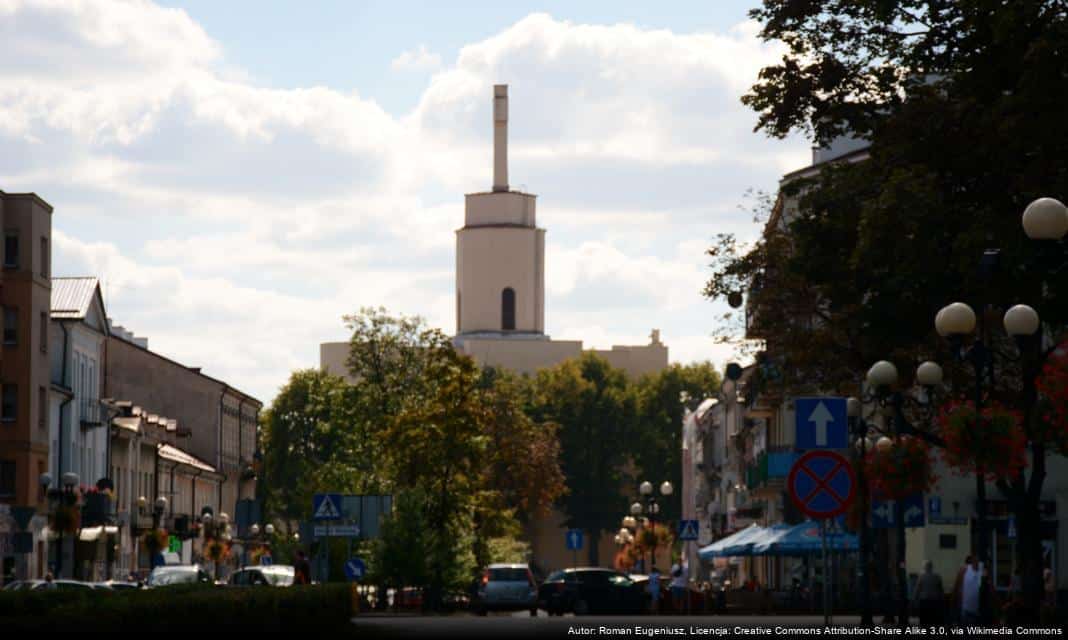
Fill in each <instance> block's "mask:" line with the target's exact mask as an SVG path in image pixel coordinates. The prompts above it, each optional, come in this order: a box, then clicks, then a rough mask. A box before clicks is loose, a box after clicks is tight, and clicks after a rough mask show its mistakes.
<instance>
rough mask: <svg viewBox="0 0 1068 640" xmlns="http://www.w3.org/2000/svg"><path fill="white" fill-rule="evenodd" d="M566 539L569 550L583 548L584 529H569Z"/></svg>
mask: <svg viewBox="0 0 1068 640" xmlns="http://www.w3.org/2000/svg"><path fill="white" fill-rule="evenodd" d="M564 539H565V540H566V541H567V550H568V551H578V550H579V549H581V548H582V529H568V530H567V534H566V535H565V536H564Z"/></svg>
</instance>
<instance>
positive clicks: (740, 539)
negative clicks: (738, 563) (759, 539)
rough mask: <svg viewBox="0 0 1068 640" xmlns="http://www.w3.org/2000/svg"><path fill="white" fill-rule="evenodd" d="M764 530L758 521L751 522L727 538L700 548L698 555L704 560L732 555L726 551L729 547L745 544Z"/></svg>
mask: <svg viewBox="0 0 1068 640" xmlns="http://www.w3.org/2000/svg"><path fill="white" fill-rule="evenodd" d="M763 530H764V528H763V527H761V526H759V525H757V524H756V523H754V524H751V525H749V526H748V527H746V528H745V529H742V530H741V531H738V532H736V533H733V534H731V535H729V536H727V537H726V538H720V539H719V540H716V541H715V542H713V543H712V544H710V545H708V546H707V547H704V548H703V549H699V550H698V551H697V555H698V556H700V558H701V559H702V560H711V559H712V558H723V557H726V556H728V555H730V554H728V553H726V550H727V547H729V546H734V545H741V544H745V543H746V542H747V541H749V540H753V539H755V538H756V536H757V535H758V534H759V533H760V532H761V531H763Z"/></svg>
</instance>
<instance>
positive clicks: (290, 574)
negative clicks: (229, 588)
mask: <svg viewBox="0 0 1068 640" xmlns="http://www.w3.org/2000/svg"><path fill="white" fill-rule="evenodd" d="M295 577H296V573H295V571H294V569H293V567H291V566H289V565H282V564H272V565H267V566H259V567H245V568H243V569H239V570H237V571H235V572H233V573H231V574H230V584H231V585H233V586H243V587H245V586H256V585H261V586H270V587H290V586H293V581H294V579H295Z"/></svg>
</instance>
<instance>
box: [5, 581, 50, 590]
mask: <svg viewBox="0 0 1068 640" xmlns="http://www.w3.org/2000/svg"><path fill="white" fill-rule="evenodd" d="M38 584H44V580H15V581H14V582H9V583H7V584H5V585H4V591H32V590H33V589H34V588H35V587H36V586H37V585H38Z"/></svg>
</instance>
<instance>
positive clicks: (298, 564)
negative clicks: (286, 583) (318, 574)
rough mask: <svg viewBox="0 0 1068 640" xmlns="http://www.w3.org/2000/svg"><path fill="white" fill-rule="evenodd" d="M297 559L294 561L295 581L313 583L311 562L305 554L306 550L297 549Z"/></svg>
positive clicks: (297, 582) (296, 582)
mask: <svg viewBox="0 0 1068 640" xmlns="http://www.w3.org/2000/svg"><path fill="white" fill-rule="evenodd" d="M296 556H297V559H296V560H295V561H294V562H293V583H294V584H311V564H309V563H308V559H307V558H306V557H305V556H304V552H303V551H302V550H300V549H297V553H296Z"/></svg>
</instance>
